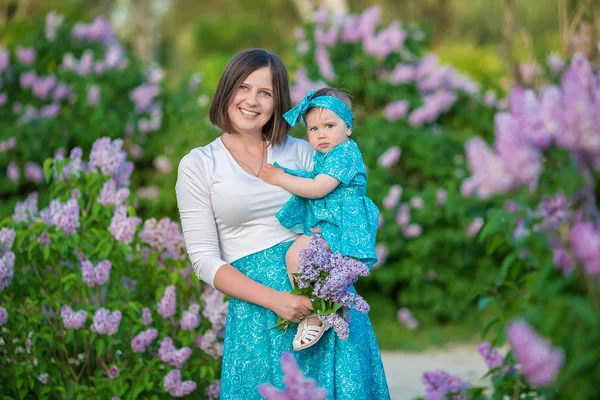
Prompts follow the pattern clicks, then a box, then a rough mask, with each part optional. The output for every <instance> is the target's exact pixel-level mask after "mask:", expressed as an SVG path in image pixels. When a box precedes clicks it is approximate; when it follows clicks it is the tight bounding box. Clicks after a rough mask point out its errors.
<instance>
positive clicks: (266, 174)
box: [258, 164, 285, 186]
mask: <svg viewBox="0 0 600 400" xmlns="http://www.w3.org/2000/svg"><path fill="white" fill-rule="evenodd" d="M258 177H259V178H260V179H262V180H263V181H265V182H267V183H270V184H271V185H276V186H279V182H281V179H283V178H284V177H285V171H284V170H282V169H281V168H277V167H274V166H273V165H272V164H265V165H264V166H263V167H262V169H261V170H260V173H259V174H258Z"/></svg>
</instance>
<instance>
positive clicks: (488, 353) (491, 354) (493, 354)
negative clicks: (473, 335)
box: [477, 342, 504, 373]
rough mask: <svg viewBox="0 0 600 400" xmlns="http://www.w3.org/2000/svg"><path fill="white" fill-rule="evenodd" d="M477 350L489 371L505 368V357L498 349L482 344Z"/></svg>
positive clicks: (486, 343) (485, 343)
mask: <svg viewBox="0 0 600 400" xmlns="http://www.w3.org/2000/svg"><path fill="white" fill-rule="evenodd" d="M477 350H478V351H479V354H480V355H481V357H483V360H484V361H485V364H486V365H487V367H488V369H494V368H502V367H503V366H504V357H503V356H502V354H500V352H499V351H498V349H495V348H493V347H492V346H491V345H490V344H489V343H488V342H483V343H481V344H480V345H479V346H478V347H477ZM498 372H499V371H497V372H496V373H498Z"/></svg>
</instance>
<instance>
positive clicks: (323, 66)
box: [315, 46, 335, 81]
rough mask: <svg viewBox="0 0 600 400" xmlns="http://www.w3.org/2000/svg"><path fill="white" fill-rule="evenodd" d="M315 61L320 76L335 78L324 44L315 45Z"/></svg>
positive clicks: (329, 78)
mask: <svg viewBox="0 0 600 400" xmlns="http://www.w3.org/2000/svg"><path fill="white" fill-rule="evenodd" d="M315 62H316V63H317V66H318V67H319V73H320V74H321V76H323V77H324V78H325V79H327V80H330V81H332V80H334V79H335V70H334V68H333V64H332V63H331V59H330V58H329V53H327V49H326V48H325V46H317V48H316V50H315Z"/></svg>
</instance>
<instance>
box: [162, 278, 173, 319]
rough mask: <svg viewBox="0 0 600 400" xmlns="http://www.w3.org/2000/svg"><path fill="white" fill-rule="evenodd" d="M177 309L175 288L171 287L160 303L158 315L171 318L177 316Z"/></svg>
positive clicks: (166, 290) (168, 287) (167, 289)
mask: <svg viewBox="0 0 600 400" xmlns="http://www.w3.org/2000/svg"><path fill="white" fill-rule="evenodd" d="M176 307H177V298H176V296H175V286H173V285H169V286H167V288H166V289H165V293H164V294H163V296H162V298H161V299H160V302H159V303H158V314H159V315H160V316H161V317H163V318H170V317H172V316H173V315H175V311H176Z"/></svg>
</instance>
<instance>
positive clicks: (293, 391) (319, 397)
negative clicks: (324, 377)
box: [258, 353, 328, 400]
mask: <svg viewBox="0 0 600 400" xmlns="http://www.w3.org/2000/svg"><path fill="white" fill-rule="evenodd" d="M281 369H282V371H283V384H284V386H285V388H284V389H283V390H280V389H277V388H276V387H275V386H273V385H271V384H270V383H263V384H261V385H259V386H258V391H259V392H260V394H261V395H262V396H263V397H264V399H265V400H283V399H289V400H291V399H293V400H325V399H326V398H327V396H328V393H327V390H325V389H323V388H321V387H318V386H317V383H316V382H315V380H314V379H311V378H306V377H305V376H304V373H303V372H302V370H301V369H300V368H299V367H298V364H297V362H296V359H295V358H294V355H293V354H292V353H284V354H283V355H282V356H281Z"/></svg>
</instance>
